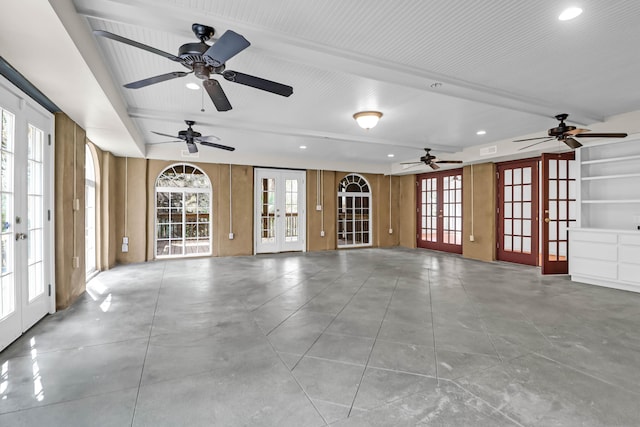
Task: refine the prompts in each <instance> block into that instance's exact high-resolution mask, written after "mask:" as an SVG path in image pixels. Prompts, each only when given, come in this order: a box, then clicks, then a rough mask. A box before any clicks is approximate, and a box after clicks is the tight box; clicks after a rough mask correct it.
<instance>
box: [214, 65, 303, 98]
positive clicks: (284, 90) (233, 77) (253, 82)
mask: <svg viewBox="0 0 640 427" xmlns="http://www.w3.org/2000/svg"><path fill="white" fill-rule="evenodd" d="M222 76H223V77H224V78H225V79H227V80H229V81H230V82H234V83H240V84H241V85H246V86H251V87H254V88H256V89H261V90H265V91H267V92H271V93H275V94H276V95H282V96H290V95H291V94H292V93H293V88H292V87H291V86H287V85H283V84H282V83H277V82H272V81H271V80H266V79H262V78H260V77H255V76H250V75H249V74H244V73H238V72H237V71H231V70H227V71H225V72H224V73H222Z"/></svg>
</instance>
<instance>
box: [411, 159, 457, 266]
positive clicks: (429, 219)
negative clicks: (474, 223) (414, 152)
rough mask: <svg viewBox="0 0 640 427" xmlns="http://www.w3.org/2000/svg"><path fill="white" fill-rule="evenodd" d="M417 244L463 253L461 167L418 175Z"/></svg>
mask: <svg viewBox="0 0 640 427" xmlns="http://www.w3.org/2000/svg"><path fill="white" fill-rule="evenodd" d="M417 191H418V197H417V200H418V208H417V214H418V219H417V224H418V232H417V245H418V247H420V248H426V249H435V250H439V251H447V252H453V253H458V254H461V253H462V169H453V170H446V171H442V172H431V173H426V174H421V175H418V177H417Z"/></svg>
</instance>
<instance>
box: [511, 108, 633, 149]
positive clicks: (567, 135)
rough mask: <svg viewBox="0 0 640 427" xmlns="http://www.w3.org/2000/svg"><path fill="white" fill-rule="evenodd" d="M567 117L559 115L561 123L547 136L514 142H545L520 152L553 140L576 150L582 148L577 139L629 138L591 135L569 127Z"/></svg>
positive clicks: (583, 130)
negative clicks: (566, 121)
mask: <svg viewBox="0 0 640 427" xmlns="http://www.w3.org/2000/svg"><path fill="white" fill-rule="evenodd" d="M567 117H569V115H568V114H566V113H562V114H558V115H557V116H556V119H557V120H559V121H560V123H559V124H558V126H557V127H555V128H551V129H549V130H548V131H547V136H539V137H536V138H526V139H516V140H514V141H513V142H524V141H534V140H536V139H542V140H543V141H538V142H536V143H533V144H531V145H527V146H526V147H522V148H520V150H524V149H525V148H529V147H533V146H534V145H538V144H542V143H543V142H547V141H551V140H552V139H557V140H558V141H562V142H564V143H565V144H567V145H568V146H569V147H571V148H573V149H575V148H580V147H582V144H581V143H580V142H578V140H577V139H576V138H624V137H626V136H627V134H626V133H611V132H607V133H591V131H590V130H589V129H580V128H576V127H575V126H570V125H567V124H566V123H565V122H564V121H565V120H567Z"/></svg>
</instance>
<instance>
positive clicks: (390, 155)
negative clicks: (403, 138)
mask: <svg viewBox="0 0 640 427" xmlns="http://www.w3.org/2000/svg"><path fill="white" fill-rule="evenodd" d="M387 157H395V155H394V154H387Z"/></svg>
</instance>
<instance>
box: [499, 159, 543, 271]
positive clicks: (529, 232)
mask: <svg viewBox="0 0 640 427" xmlns="http://www.w3.org/2000/svg"><path fill="white" fill-rule="evenodd" d="M498 176H499V179H498V187H499V188H498V191H499V196H498V197H499V219H498V259H500V260H502V261H510V262H516V263H519V264H528V265H537V262H538V160H537V159H529V160H518V161H514V162H507V163H502V164H499V165H498Z"/></svg>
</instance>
